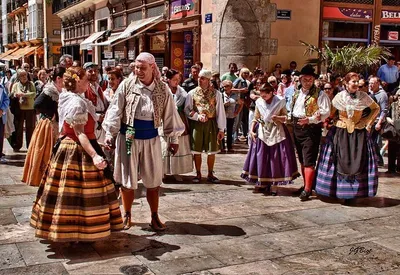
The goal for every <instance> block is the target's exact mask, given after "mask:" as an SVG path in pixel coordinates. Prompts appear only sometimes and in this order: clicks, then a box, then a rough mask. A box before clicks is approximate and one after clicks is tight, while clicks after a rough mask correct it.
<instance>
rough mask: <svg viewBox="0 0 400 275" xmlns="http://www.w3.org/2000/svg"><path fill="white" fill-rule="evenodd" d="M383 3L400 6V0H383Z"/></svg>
mask: <svg viewBox="0 0 400 275" xmlns="http://www.w3.org/2000/svg"><path fill="white" fill-rule="evenodd" d="M382 5H383V6H399V5H400V1H399V0H383V1H382Z"/></svg>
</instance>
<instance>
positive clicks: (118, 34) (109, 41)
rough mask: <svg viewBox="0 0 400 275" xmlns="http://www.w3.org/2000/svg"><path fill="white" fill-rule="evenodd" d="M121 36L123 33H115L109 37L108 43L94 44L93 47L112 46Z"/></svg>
mask: <svg viewBox="0 0 400 275" xmlns="http://www.w3.org/2000/svg"><path fill="white" fill-rule="evenodd" d="M120 35H121V32H119V33H113V34H111V35H110V36H109V37H108V40H107V41H104V42H100V43H94V44H92V46H110V45H111V44H113V43H114V42H115V41H117V40H118V39H119V36H120Z"/></svg>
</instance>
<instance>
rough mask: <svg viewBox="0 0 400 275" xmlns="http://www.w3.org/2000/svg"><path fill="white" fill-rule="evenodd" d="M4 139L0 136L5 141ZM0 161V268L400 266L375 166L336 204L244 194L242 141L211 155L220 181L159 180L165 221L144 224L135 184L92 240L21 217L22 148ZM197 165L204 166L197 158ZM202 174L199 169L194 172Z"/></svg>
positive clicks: (282, 191)
mask: <svg viewBox="0 0 400 275" xmlns="http://www.w3.org/2000/svg"><path fill="white" fill-rule="evenodd" d="M5 143H7V142H5ZM6 153H7V157H8V158H9V159H10V163H9V164H8V165H0V275H1V274H196V275H197V274H374V275H375V274H400V257H399V256H400V255H399V253H400V211H399V210H400V206H399V204H400V181H399V179H400V178H399V177H393V176H392V177H388V176H386V175H385V174H384V173H383V171H385V170H386V169H384V170H383V169H382V170H381V171H380V182H379V191H378V195H377V197H375V198H371V199H362V200H359V201H358V202H357V203H356V204H354V205H351V206H344V205H343V202H342V201H340V200H324V201H322V200H320V199H319V198H316V197H313V198H312V200H310V201H307V202H300V200H299V199H298V198H297V197H295V196H294V195H293V192H294V191H295V190H296V189H297V188H299V187H300V186H301V182H302V179H301V178H299V179H297V180H296V181H295V183H294V185H291V186H287V187H280V188H279V190H278V196H274V197H270V196H264V195H262V194H253V193H252V191H251V190H252V187H251V186H250V185H246V184H245V183H244V182H243V180H241V179H240V177H239V175H240V172H241V168H242V164H243V162H244V158H245V156H246V155H245V154H246V150H245V149H240V148H239V149H238V150H237V151H236V152H235V153H234V154H220V155H218V156H217V165H216V168H215V170H216V172H217V176H218V177H219V178H220V179H221V180H222V181H221V183H219V184H208V183H207V182H205V181H203V182H201V183H199V184H193V183H191V177H192V175H187V176H184V180H185V181H184V182H183V183H179V184H178V183H176V182H174V181H173V180H168V181H166V183H165V184H163V186H162V191H161V192H162V196H161V201H160V214H161V218H162V220H163V221H165V222H166V224H167V226H168V230H167V231H166V232H164V233H162V234H155V233H154V232H152V231H151V230H149V226H148V222H149V217H150V212H149V207H148V205H147V202H146V200H145V198H144V190H142V189H139V191H140V192H137V194H136V195H137V200H136V201H135V204H134V206H133V213H132V215H133V221H134V223H135V224H134V226H133V227H132V228H131V229H130V230H128V231H123V232H119V233H115V234H113V235H112V237H111V238H110V239H109V240H107V241H102V242H96V243H86V244H85V243H83V244H81V243H79V244H74V245H70V244H63V243H51V242H47V241H44V240H39V239H37V238H35V237H34V231H33V229H32V228H30V226H29V218H30V211H31V206H32V201H33V200H34V197H35V194H36V190H37V188H33V187H29V186H26V185H24V184H22V183H21V182H20V179H21V176H22V166H23V161H24V157H25V154H24V153H18V154H14V153H12V150H10V148H9V147H6ZM204 168H205V167H204ZM203 173H204V174H205V173H206V171H204V172H203Z"/></svg>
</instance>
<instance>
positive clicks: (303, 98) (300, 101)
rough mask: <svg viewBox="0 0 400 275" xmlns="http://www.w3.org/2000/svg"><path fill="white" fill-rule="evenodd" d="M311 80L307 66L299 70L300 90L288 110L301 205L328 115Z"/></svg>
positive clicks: (322, 95)
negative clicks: (300, 179) (299, 175)
mask: <svg viewBox="0 0 400 275" xmlns="http://www.w3.org/2000/svg"><path fill="white" fill-rule="evenodd" d="M315 78H316V74H315V73H314V68H313V67H312V66H311V65H306V66H305V67H303V68H302V69H301V72H300V83H301V86H300V87H299V89H296V90H295V93H294V95H293V100H292V106H291V117H292V122H293V127H294V139H295V145H296V150H297V154H298V157H299V162H300V164H301V172H302V175H303V178H304V186H303V187H302V188H301V189H300V191H301V193H300V199H301V200H302V201H304V200H308V198H309V197H310V195H311V192H312V188H313V183H314V179H315V164H316V161H317V157H318V152H319V144H320V140H321V132H322V121H324V120H325V119H326V118H327V117H328V116H329V115H330V100H329V98H328V96H327V95H326V94H325V93H324V92H323V91H320V89H318V88H317V87H316V86H315V85H314V80H315Z"/></svg>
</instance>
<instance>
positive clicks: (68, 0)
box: [52, 0, 85, 13]
mask: <svg viewBox="0 0 400 275" xmlns="http://www.w3.org/2000/svg"><path fill="white" fill-rule="evenodd" d="M83 1H85V0H53V4H52V8H53V13H56V12H59V11H60V10H62V9H65V8H68V7H69V6H72V5H75V4H78V3H79V2H83Z"/></svg>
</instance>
